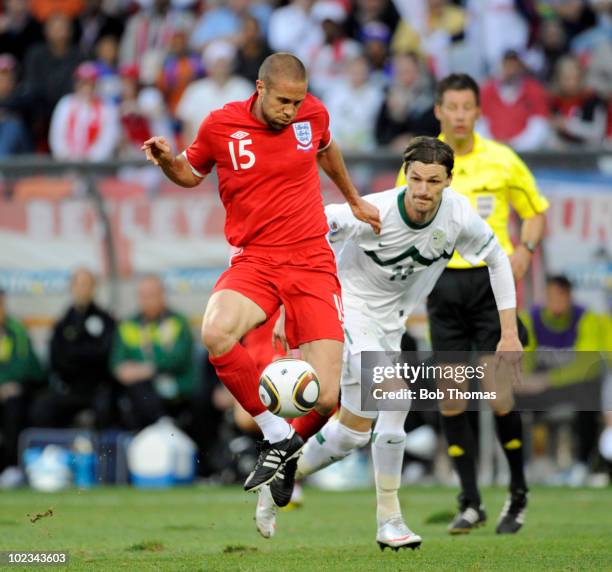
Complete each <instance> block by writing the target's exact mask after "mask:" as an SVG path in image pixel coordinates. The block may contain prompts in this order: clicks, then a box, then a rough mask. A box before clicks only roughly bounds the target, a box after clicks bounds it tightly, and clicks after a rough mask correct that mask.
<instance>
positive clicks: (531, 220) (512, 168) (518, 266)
mask: <svg viewBox="0 0 612 572" xmlns="http://www.w3.org/2000/svg"><path fill="white" fill-rule="evenodd" d="M508 153H509V157H508V160H509V163H510V164H509V169H508V173H509V179H508V185H509V191H510V192H509V195H508V199H509V201H510V204H511V205H512V207H513V208H514V210H515V211H516V212H517V213H518V215H519V216H520V217H521V219H522V221H523V224H522V226H521V243H520V244H519V245H518V246H517V247H516V248H515V250H514V252H513V253H512V254H511V255H510V264H511V266H512V274H513V276H514V280H515V281H517V282H518V281H519V280H520V279H521V278H523V276H524V275H525V273H526V272H527V270H528V269H529V265H530V264H531V258H532V257H533V253H534V251H535V249H536V248H537V246H538V245H539V244H540V242H541V240H542V237H543V236H544V228H545V226H546V217H545V215H544V212H545V211H546V209H548V206H549V205H548V201H547V200H546V197H544V196H543V195H542V194H540V192H539V191H538V187H537V185H536V182H535V179H534V177H533V175H532V174H531V171H530V170H529V168H528V167H527V165H525V163H524V162H523V160H522V159H521V158H520V157H519V156H518V155H517V154H516V153H515V152H514V151H512V150H510V149H508Z"/></svg>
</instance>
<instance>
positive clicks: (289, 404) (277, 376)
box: [259, 358, 319, 419]
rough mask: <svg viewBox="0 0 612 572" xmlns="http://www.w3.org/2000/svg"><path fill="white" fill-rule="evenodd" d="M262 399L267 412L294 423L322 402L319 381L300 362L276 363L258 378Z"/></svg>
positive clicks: (283, 361)
mask: <svg viewBox="0 0 612 572" xmlns="http://www.w3.org/2000/svg"><path fill="white" fill-rule="evenodd" d="M259 398H260V399H261V402H262V403H263V404H264V405H265V406H266V408H267V409H268V411H271V412H272V413H274V415H279V416H280V417H285V418H287V419H292V418H294V417H301V416H302V415H306V413H308V412H309V411H311V410H312V409H313V408H314V406H315V405H316V403H317V400H318V399H319V378H318V377H317V373H316V372H315V370H314V369H313V367H312V366H311V365H310V364H309V363H307V362H305V361H302V360H300V359H293V358H284V359H279V360H277V361H273V362H272V363H271V364H270V365H268V366H267V367H266V369H264V370H263V373H262V374H261V377H260V378H259Z"/></svg>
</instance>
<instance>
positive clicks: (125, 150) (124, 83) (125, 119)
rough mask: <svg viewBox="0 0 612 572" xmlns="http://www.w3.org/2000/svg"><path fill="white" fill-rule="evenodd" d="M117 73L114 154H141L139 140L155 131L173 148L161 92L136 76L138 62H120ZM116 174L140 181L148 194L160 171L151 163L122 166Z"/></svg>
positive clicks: (154, 189)
mask: <svg viewBox="0 0 612 572" xmlns="http://www.w3.org/2000/svg"><path fill="white" fill-rule="evenodd" d="M120 75H121V102H120V104H119V121H120V124H121V129H120V136H119V145H118V155H119V157H121V158H122V159H138V158H140V157H142V149H141V148H142V142H143V141H146V140H147V139H149V138H150V137H152V135H153V133H159V134H160V135H163V136H164V137H165V138H166V141H168V142H169V143H170V144H171V145H172V147H173V148H174V147H175V145H174V141H175V135H174V129H173V122H172V119H171V117H170V115H169V114H168V109H167V107H166V103H165V101H164V97H163V95H162V93H161V92H160V91H159V90H158V89H157V88H155V87H151V86H143V85H141V83H140V80H139V72H138V66H136V65H132V66H123V67H122V68H121V70H120ZM119 178H121V179H122V180H124V181H131V182H134V183H137V184H139V185H143V186H144V187H145V188H146V190H147V192H148V193H149V194H150V195H152V194H155V192H157V190H158V189H159V184H160V182H161V181H162V178H163V176H162V173H161V172H160V171H159V169H156V168H155V167H154V166H153V165H147V166H145V167H122V168H121V170H120V171H119Z"/></svg>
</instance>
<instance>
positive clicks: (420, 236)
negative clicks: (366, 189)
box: [325, 187, 497, 332]
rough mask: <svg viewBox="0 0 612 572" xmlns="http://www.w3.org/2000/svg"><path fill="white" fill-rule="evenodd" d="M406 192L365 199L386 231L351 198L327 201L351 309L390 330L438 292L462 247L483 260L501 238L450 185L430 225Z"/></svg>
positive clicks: (345, 298) (393, 191) (394, 191)
mask: <svg viewBox="0 0 612 572" xmlns="http://www.w3.org/2000/svg"><path fill="white" fill-rule="evenodd" d="M405 193H406V187H398V188H395V189H391V190H389V191H384V192H381V193H374V194H371V195H367V196H366V197H364V198H365V199H366V200H367V201H368V202H370V203H372V204H373V205H375V206H376V207H378V209H379V211H380V220H381V232H380V235H378V236H377V235H376V234H374V231H373V230H372V228H371V227H370V225H369V224H366V223H364V222H361V221H360V220H358V219H356V218H355V216H354V215H353V213H352V212H351V209H350V207H349V206H348V204H346V203H345V204H333V205H328V206H327V207H325V213H326V215H327V220H328V223H329V227H330V232H329V240H330V242H331V243H332V246H333V247H334V251H335V252H336V262H337V266H338V276H339V278H340V282H341V284H342V299H343V303H344V306H345V309H346V310H347V311H350V310H357V311H359V312H361V313H362V314H364V315H365V316H367V317H368V318H370V319H371V320H374V321H375V322H376V323H377V325H378V327H379V328H382V330H383V331H388V332H392V331H397V330H398V328H400V327H402V323H403V321H404V320H405V319H406V317H407V316H408V315H409V314H410V313H411V312H412V311H413V310H414V308H415V306H416V305H417V304H418V303H419V302H420V301H421V300H423V299H424V298H425V297H426V296H427V295H428V294H429V293H430V292H431V290H432V289H433V287H434V285H435V283H436V281H437V280H438V278H439V277H440V274H442V272H443V271H444V269H445V268H446V265H447V263H448V261H449V260H450V258H451V256H452V254H453V250H454V249H455V248H456V249H457V250H458V251H459V253H460V254H461V256H463V258H465V259H466V260H467V261H468V262H470V263H471V264H477V263H478V262H480V261H481V260H483V259H484V258H485V257H486V256H487V254H488V253H489V252H490V251H491V250H492V249H493V248H495V246H496V244H497V239H496V238H495V234H494V233H493V231H492V230H491V227H490V226H489V225H488V224H487V223H486V222H485V221H484V220H483V219H482V218H480V216H479V215H478V214H477V213H476V211H475V210H474V209H473V208H472V207H471V205H470V203H469V201H468V200H467V199H466V198H464V197H463V196H461V195H459V194H458V193H456V192H454V191H453V190H451V189H450V188H447V189H444V191H443V194H442V201H441V203H440V207H439V209H438V212H437V213H436V215H435V216H434V218H433V219H432V220H431V221H430V222H428V223H427V224H424V225H418V224H416V223H413V222H412V221H411V220H410V219H409V218H408V214H407V213H406V209H405V206H404V195H405Z"/></svg>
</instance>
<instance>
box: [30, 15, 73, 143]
mask: <svg viewBox="0 0 612 572" xmlns="http://www.w3.org/2000/svg"><path fill="white" fill-rule="evenodd" d="M45 37H46V42H45V43H44V44H39V45H36V46H33V47H32V48H30V50H28V52H27V54H26V59H25V69H24V84H25V88H26V90H27V92H28V94H29V95H30V96H31V97H32V100H33V105H34V109H35V114H34V117H33V123H34V125H33V128H32V130H33V135H34V144H35V146H36V148H37V149H39V150H46V149H47V136H48V131H49V123H50V121H51V114H52V113H53V110H54V109H55V106H56V105H57V103H58V101H59V100H60V99H61V98H62V97H63V96H64V95H66V94H67V93H69V92H70V88H71V86H72V79H73V74H74V70H75V69H76V67H77V66H78V64H79V61H80V55H79V51H78V49H77V48H76V47H74V46H73V45H72V43H71V42H72V22H71V21H70V20H69V19H68V18H67V17H66V16H64V15H63V14H55V15H53V16H50V17H49V19H48V20H47V21H46V22H45Z"/></svg>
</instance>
